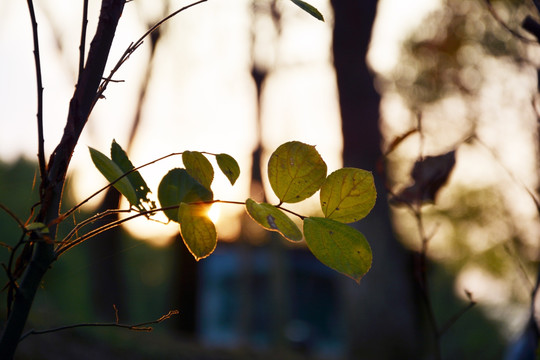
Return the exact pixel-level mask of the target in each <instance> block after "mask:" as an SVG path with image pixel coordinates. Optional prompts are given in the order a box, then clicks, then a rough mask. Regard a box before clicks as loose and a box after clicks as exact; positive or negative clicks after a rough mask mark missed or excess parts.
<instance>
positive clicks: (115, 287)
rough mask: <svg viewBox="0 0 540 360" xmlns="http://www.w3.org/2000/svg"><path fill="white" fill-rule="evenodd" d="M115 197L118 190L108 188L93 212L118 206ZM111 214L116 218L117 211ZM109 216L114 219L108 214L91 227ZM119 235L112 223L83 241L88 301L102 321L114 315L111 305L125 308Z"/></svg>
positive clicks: (122, 310)
mask: <svg viewBox="0 0 540 360" xmlns="http://www.w3.org/2000/svg"><path fill="white" fill-rule="evenodd" d="M119 200H120V193H119V192H118V191H117V190H116V189H115V188H112V187H111V188H109V190H107V193H106V194H105V198H104V199H103V201H102V202H101V204H100V206H99V208H98V210H97V212H103V211H105V210H107V209H116V208H118V203H119ZM114 217H115V218H116V219H118V215H114ZM112 220H114V219H111V218H110V217H106V218H104V219H101V220H100V221H98V222H96V224H95V227H96V228H97V227H99V226H103V225H105V224H107V223H108V222H110V221H112ZM121 236H122V229H121V228H120V227H115V228H112V229H110V230H107V231H105V232H103V233H101V234H99V235H98V236H95V237H94V238H93V239H91V240H90V241H88V243H87V244H86V246H87V248H88V255H89V258H90V266H91V269H92V277H91V278H90V290H91V291H90V292H91V294H92V305H93V307H94V313H95V314H96V317H97V318H98V319H101V320H103V321H111V320H112V319H114V309H113V305H115V306H116V307H117V308H118V309H119V311H120V312H121V313H123V314H125V313H126V311H127V303H126V299H125V294H126V288H125V283H126V282H125V281H124V279H125V277H124V274H123V272H122V269H123V261H122V259H123V256H122V239H121Z"/></svg>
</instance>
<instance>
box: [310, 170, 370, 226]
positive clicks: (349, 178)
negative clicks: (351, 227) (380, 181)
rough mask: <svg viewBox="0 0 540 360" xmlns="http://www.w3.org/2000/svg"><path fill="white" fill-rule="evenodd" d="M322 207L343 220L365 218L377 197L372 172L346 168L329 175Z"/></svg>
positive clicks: (346, 221) (321, 195) (349, 221)
mask: <svg viewBox="0 0 540 360" xmlns="http://www.w3.org/2000/svg"><path fill="white" fill-rule="evenodd" d="M320 197H321V208H322V211H323V213H324V216H325V217H327V218H329V219H333V220H336V221H339V222H342V223H352V222H355V221H358V220H360V219H362V218H363V217H365V216H366V215H367V214H369V212H370V211H371V209H373V206H374V205H375V200H376V199H377V191H376V190H375V182H374V180H373V175H372V174H371V172H369V171H366V170H361V169H355V168H343V169H339V170H337V171H334V172H333V173H332V174H330V175H329V176H328V178H327V179H326V181H325V182H324V184H323V185H322V187H321V194H320Z"/></svg>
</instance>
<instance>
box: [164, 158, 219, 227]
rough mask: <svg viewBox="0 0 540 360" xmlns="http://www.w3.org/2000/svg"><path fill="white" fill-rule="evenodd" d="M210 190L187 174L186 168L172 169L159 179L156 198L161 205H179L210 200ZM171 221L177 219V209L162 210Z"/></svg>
mask: <svg viewBox="0 0 540 360" xmlns="http://www.w3.org/2000/svg"><path fill="white" fill-rule="evenodd" d="M213 196H214V195H213V194H212V191H210V190H208V189H207V188H205V187H204V186H202V185H201V184H200V183H199V182H198V181H197V180H195V179H194V178H193V177H192V176H191V175H189V174H188V172H187V171H186V169H178V168H177V169H172V170H170V171H169V172H168V173H167V174H166V175H165V176H164V177H163V179H161V182H160V183H159V187H158V199H159V203H160V204H161V206H162V207H167V206H174V205H180V203H182V202H185V203H190V202H197V201H211V200H212V199H213ZM164 213H165V215H166V216H167V217H168V218H169V219H170V220H172V221H176V222H179V221H178V210H177V209H168V210H164Z"/></svg>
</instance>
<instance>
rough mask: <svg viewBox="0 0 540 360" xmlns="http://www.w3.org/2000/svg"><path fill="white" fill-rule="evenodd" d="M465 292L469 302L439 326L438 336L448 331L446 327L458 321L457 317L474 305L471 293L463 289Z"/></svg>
mask: <svg viewBox="0 0 540 360" xmlns="http://www.w3.org/2000/svg"><path fill="white" fill-rule="evenodd" d="M465 293H466V294H467V297H468V298H469V303H468V304H467V305H466V306H465V307H464V308H463V309H461V310H460V311H458V312H457V313H456V314H454V316H452V317H451V318H450V319H448V321H447V322H446V323H445V324H444V325H442V326H441V327H440V328H439V332H438V336H439V337H441V336H442V335H443V334H444V333H445V332H446V331H448V329H450V328H451V327H452V325H454V324H455V322H456V321H458V319H459V318H460V317H462V316H463V314H465V313H466V312H467V311H469V310H470V309H472V308H473V307H474V306H475V305H476V301H474V300H473V299H472V296H471V293H470V292H468V291H465Z"/></svg>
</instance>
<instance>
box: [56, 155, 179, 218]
mask: <svg viewBox="0 0 540 360" xmlns="http://www.w3.org/2000/svg"><path fill="white" fill-rule="evenodd" d="M177 155H182V153H181V152H179V153H170V154H168V155H165V156H162V157H160V158H157V159H155V160H152V161H150V162H147V163H146V164H143V165H141V166H137V167H135V168H133V169H131V170H129V171H128V172H126V173H124V174H122V176H120V177H119V178H118V179H116V180H114V181H113V182H111V183H109V184H107V185H105V186H104V187H102V188H101V189H99V190H98V191H96V192H95V193H93V194H92V195H90V196H89V197H87V198H86V199H84V200H83V201H81V202H80V203H78V204H77V205H75V206H74V207H72V208H71V209H69V210H68V211H66V212H65V213H63V214H61V215H60V216H58V218H56V219H54V220H53V223H55V224H58V223H60V222H61V221H63V220H64V219H65V218H67V217H68V216H70V215H71V214H72V213H73V212H75V211H76V210H77V209H78V208H80V207H81V206H83V205H84V204H86V203H87V202H88V201H90V200H91V199H92V198H94V197H95V196H97V195H99V194H100V193H101V192H103V191H105V190H107V189H108V188H110V187H111V186H113V185H114V184H116V183H117V182H118V181H120V180H121V179H122V178H124V177H126V176H128V175H129V174H131V173H133V172H135V171H138V170H139V169H142V168H143V167H145V166H148V165H152V164H154V163H156V162H158V161H161V160H164V159H166V158H169V157H171V156H177ZM50 225H51V224H48V226H50Z"/></svg>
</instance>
